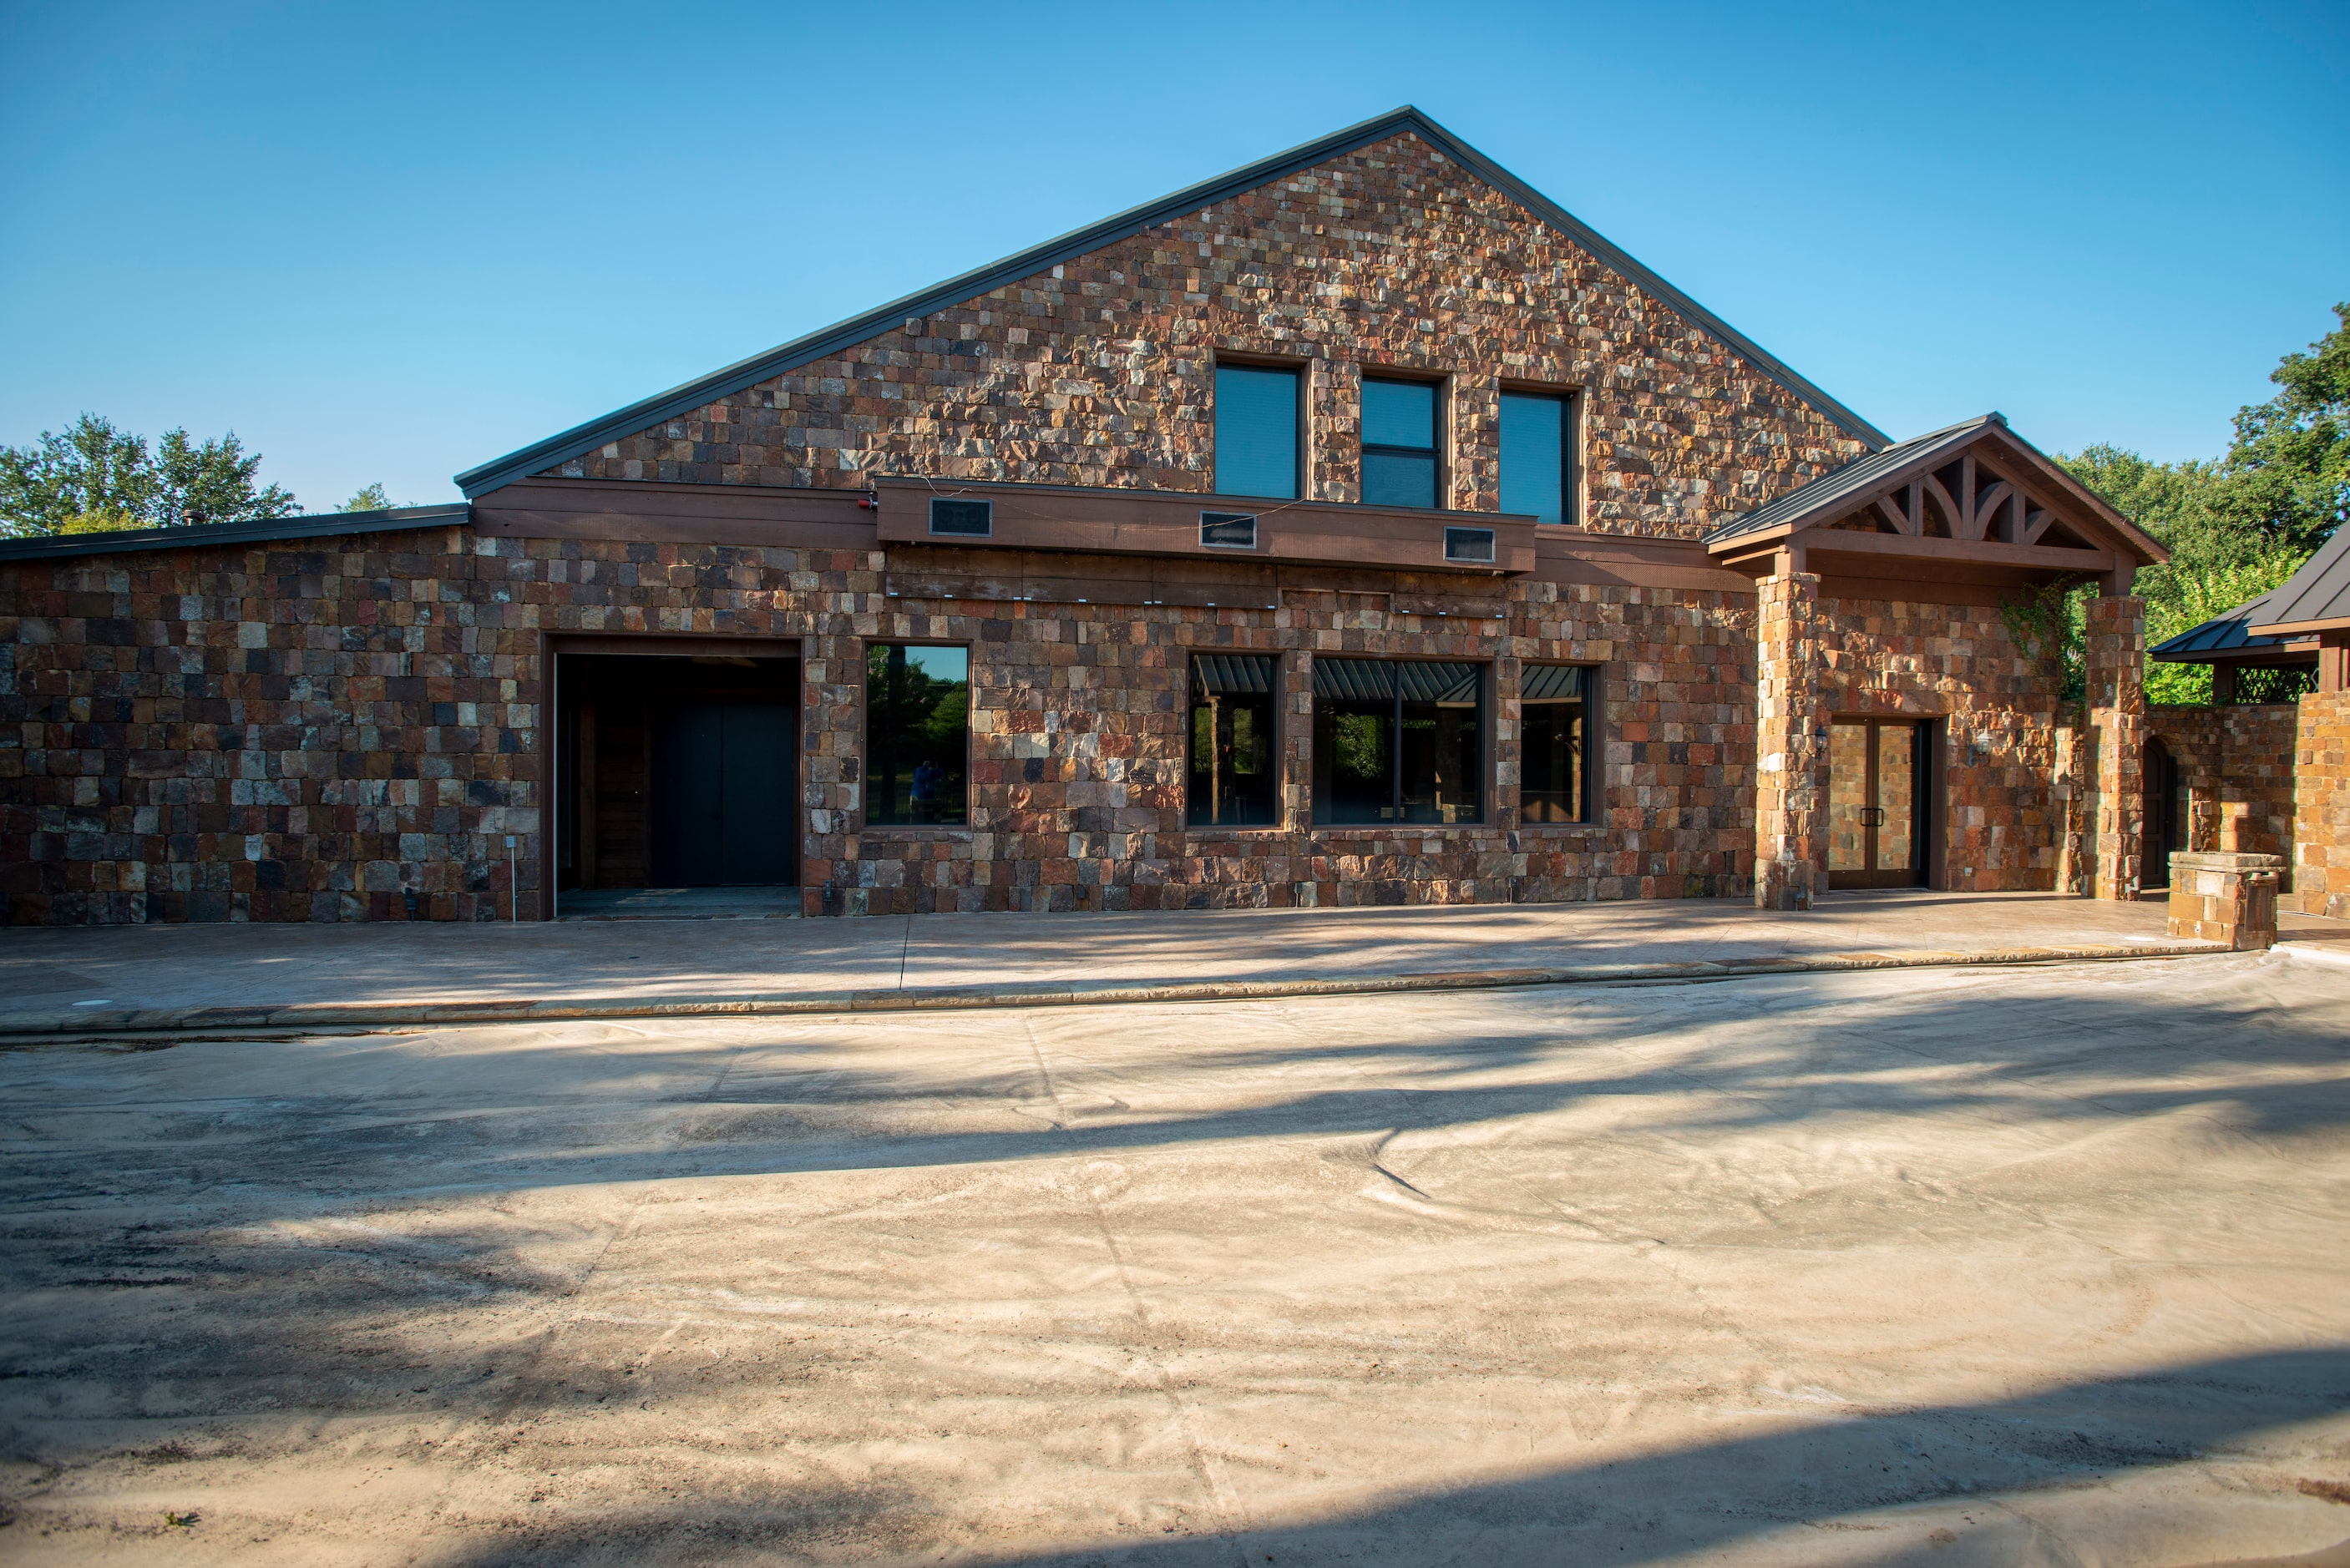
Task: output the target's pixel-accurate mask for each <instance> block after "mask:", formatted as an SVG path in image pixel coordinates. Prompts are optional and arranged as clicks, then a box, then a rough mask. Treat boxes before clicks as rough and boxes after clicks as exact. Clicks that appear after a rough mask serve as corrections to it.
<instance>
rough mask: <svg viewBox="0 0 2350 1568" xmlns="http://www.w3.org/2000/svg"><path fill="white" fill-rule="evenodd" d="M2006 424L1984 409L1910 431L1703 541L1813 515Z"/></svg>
mask: <svg viewBox="0 0 2350 1568" xmlns="http://www.w3.org/2000/svg"><path fill="white" fill-rule="evenodd" d="M2006 423H2007V419H2006V416H2004V415H2002V414H2000V413H1997V412H1993V413H1988V414H1984V415H1982V416H1981V418H1978V419H1971V420H1962V421H1960V422H1959V423H1957V424H1954V425H1946V426H1944V427H1943V428H1942V429H1940V430H1938V431H1927V432H1926V433H1925V434H1924V435H1921V436H1911V437H1910V438H1909V439H1908V441H1902V442H1900V443H1898V445H1894V446H1888V447H1883V448H1880V449H1879V450H1877V451H1876V452H1870V453H1869V454H1868V455H1867V456H1866V457H1859V458H1855V459H1853V461H1852V462H1848V463H1846V464H1845V465H1844V466H1843V467H1842V468H1839V469H1837V470H1835V472H1833V473H1824V474H1822V475H1821V476H1820V477H1819V478H1817V479H1814V480H1813V481H1812V482H1811V483H1809V484H1804V485H1801V486H1798V487H1797V488H1795V489H1794V490H1791V491H1789V492H1787V493H1786V494H1784V495H1782V496H1780V497H1778V498H1777V499H1776V500H1774V501H1771V502H1767V503H1765V504H1763V505H1761V506H1758V507H1756V508H1755V509H1754V510H1753V511H1752V512H1746V513H1742V514H1739V515H1738V516H1735V517H1732V518H1731V519H1730V520H1729V521H1728V522H1726V523H1722V524H1719V525H1717V526H1716V527H1714V528H1712V529H1710V530H1709V531H1708V532H1707V534H1706V535H1705V542H1706V543H1707V544H1709V545H1713V544H1718V543H1720V542H1721V541H1722V540H1725V539H1736V538H1741V537H1743V536H1744V535H1748V534H1760V533H1762V532H1763V531H1764V530H1766V529H1770V528H1775V527H1777V526H1779V524H1783V523H1792V522H1794V521H1795V520H1796V519H1797V518H1800V517H1809V516H1812V515H1814V514H1816V513H1818V512H1820V511H1821V510H1823V509H1824V508H1826V507H1830V506H1834V505H1835V504H1837V503H1838V502H1841V501H1843V500H1845V499H1846V497H1848V496H1853V495H1857V494H1859V493H1861V492H1863V491H1865V490H1867V489H1869V488H1871V487H1872V486H1873V485H1875V484H1876V483H1878V482H1879V481H1880V480H1883V479H1886V478H1887V477H1889V476H1890V475H1892V474H1895V473H1898V472H1900V471H1901V470H1902V469H1904V468H1907V467H1908V466H1909V465H1910V464H1911V463H1913V462H1926V461H1930V460H1931V459H1933V458H1936V457H1939V456H1941V455H1942V454H1944V453H1945V452H1954V451H1956V450H1957V449H1959V448H1960V447H1962V446H1965V445H1966V444H1967V443H1968V442H1969V441H1972V440H1973V439H1974V438H1975V437H1976V436H1978V435H1980V434H1981V433H1982V432H1983V431H1987V430H1989V429H1990V428H1991V426H1993V425H2000V426H2002V427H2004V426H2005V425H2006Z"/></svg>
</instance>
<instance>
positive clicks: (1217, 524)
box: [1200, 512, 1256, 550]
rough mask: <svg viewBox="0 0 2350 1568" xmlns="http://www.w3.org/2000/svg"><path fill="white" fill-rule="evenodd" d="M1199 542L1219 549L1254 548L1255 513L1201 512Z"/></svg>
mask: <svg viewBox="0 0 2350 1568" xmlns="http://www.w3.org/2000/svg"><path fill="white" fill-rule="evenodd" d="M1200 543H1201V544H1202V545H1210V546H1212V547H1213V548H1215V549H1219V550H1253V549H1255V548H1256V514H1254V513H1253V512H1202V513H1201V514H1200Z"/></svg>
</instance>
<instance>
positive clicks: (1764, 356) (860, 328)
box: [456, 105, 1892, 498]
mask: <svg viewBox="0 0 2350 1568" xmlns="http://www.w3.org/2000/svg"><path fill="white" fill-rule="evenodd" d="M1406 130H1409V131H1410V132H1412V133H1413V134H1415V135H1417V136H1419V137H1421V138H1422V139H1424V140H1427V141H1428V143H1429V144H1430V146H1432V147H1434V148H1436V149H1437V150H1438V151H1440V152H1442V153H1443V154H1444V155H1445V156H1446V157H1447V158H1450V159H1451V160H1452V161H1454V162H1456V163H1459V164H1460V165H1461V167H1463V168H1465V169H1467V170H1469V171H1471V173H1473V174H1475V175H1476V176H1477V177H1478V178H1479V179H1481V180H1483V181H1484V182H1486V183H1487V184H1489V185H1492V186H1493V187H1494V188H1495V189H1497V190H1500V191H1502V192H1505V193H1507V194H1508V195H1509V196H1510V197H1511V198H1512V199H1513V200H1514V201H1516V202H1518V203H1519V204H1520V205H1521V206H1523V207H1524V208H1525V209H1526V210H1527V211H1528V212H1529V213H1533V214H1534V216H1535V217H1536V218H1537V219H1539V220H1540V221H1542V222H1543V223H1546V224H1549V225H1550V226H1551V227H1553V228H1555V229H1557V230H1559V231H1560V232H1561V233H1563V234H1566V235H1567V236H1568V237H1569V238H1571V239H1572V240H1574V241H1575V244H1578V245H1580V246H1582V247H1583V248H1584V249H1585V250H1586V251H1588V252H1590V253H1591V254H1593V255H1595V256H1596V257H1597V258H1598V259H1599V260H1601V261H1602V262H1604V263H1606V264H1607V265H1608V266H1609V267H1611V268H1612V269H1614V270H1615V271H1616V272H1617V273H1618V274H1619V275H1622V276H1624V277H1625V278H1627V279H1628V280H1630V281H1631V282H1632V283H1633V284H1635V285H1636V286H1638V287H1639V288H1641V289H1642V290H1644V291H1646V292H1647V293H1649V294H1651V295H1654V296H1656V297H1658V298H1659V299H1661V300H1663V301H1664V302H1665V303H1666V304H1667V305H1669V306H1671V307H1672V308H1673V309H1674V310H1675V311H1676V312H1678V313H1679V315H1681V316H1682V317H1685V318H1687V319H1688V320H1690V321H1691V322H1694V323H1695V324H1697V325H1698V326H1700V327H1703V328H1704V329H1705V330H1706V331H1707V332H1709V333H1711V334H1712V335H1713V336H1714V337H1718V338H1720V339H1721V341H1722V342H1723V343H1725V344H1727V345H1729V347H1730V348H1731V349H1733V350H1734V351H1736V352H1737V353H1738V355H1739V356H1740V357H1741V358H1744V359H1746V360H1747V361H1748V362H1750V363H1751V364H1752V365H1753V366H1754V368H1755V369H1758V370H1760V371H1762V372H1763V374H1764V375H1765V376H1768V377H1769V378H1770V379H1773V380H1774V381H1776V382H1778V383H1779V384H1780V385H1781V386H1783V387H1784V388H1786V389H1788V390H1789V391H1791V392H1794V394H1795V395H1796V396H1797V397H1799V398H1801V399H1803V400H1804V401H1805V402H1807V403H1809V404H1811V405H1812V406H1813V407H1814V408H1815V409H1816V410H1819V411H1820V412H1821V413H1822V414H1825V416H1827V418H1828V419H1830V420H1831V421H1834V422H1835V423H1836V424H1837V425H1840V426H1842V427H1843V428H1844V429H1845V430H1846V431H1847V432H1849V433H1850V434H1851V435H1852V436H1853V437H1854V438H1855V439H1856V440H1858V441H1861V442H1862V444H1864V445H1866V447H1868V448H1869V449H1870V450H1871V451H1873V452H1874V451H1881V450H1883V449H1884V448H1885V447H1887V446H1889V445H1891V444H1892V438H1891V437H1889V436H1887V434H1886V433H1885V432H1884V431H1880V430H1878V429H1877V427H1876V426H1875V425H1873V424H1870V423H1869V422H1868V421H1866V420H1864V419H1862V418H1861V417H1860V416H1859V415H1858V414H1856V413H1855V412H1853V411H1852V410H1850V409H1848V408H1846V406H1845V405H1844V404H1843V403H1841V402H1839V401H1838V400H1835V398H1832V397H1830V396H1828V394H1827V393H1826V392H1825V391H1823V390H1821V389H1819V388H1818V387H1816V386H1814V384H1813V383H1812V382H1811V381H1809V380H1807V379H1804V377H1802V376H1799V375H1797V374H1796V373H1795V372H1794V370H1793V369H1790V368H1789V367H1788V366H1787V365H1786V364H1785V363H1784V362H1783V361H1782V360H1780V359H1779V358H1777V357H1776V356H1775V355H1773V354H1771V353H1770V352H1768V351H1767V350H1765V349H1764V348H1763V347H1762V346H1761V345H1759V344H1757V343H1755V342H1754V341H1753V340H1752V338H1750V337H1747V336H1746V335H1745V334H1744V333H1742V332H1740V331H1739V330H1738V329H1737V328H1736V327H1731V325H1730V324H1729V323H1728V322H1726V321H1724V320H1722V319H1721V317H1718V316H1716V315H1714V314H1713V313H1712V312H1711V311H1710V310H1708V309H1706V308H1705V307H1704V306H1701V305H1700V304H1698V302H1697V301H1696V300H1694V299H1691V298H1690V296H1688V295H1686V294H1683V293H1682V292H1681V291H1680V290H1679V289H1678V288H1675V287H1674V286H1672V285H1671V284H1669V283H1667V282H1666V281H1665V280H1664V279H1663V278H1662V277H1659V275H1657V274H1655V273H1654V272H1651V271H1650V270H1649V269H1648V267H1646V266H1644V265H1641V264H1640V263H1639V262H1638V261H1636V260H1634V259H1633V258H1632V257H1631V256H1630V255H1628V254H1626V253H1625V252H1623V251H1622V250H1620V249H1618V248H1617V246H1616V245H1615V244H1613V243H1611V242H1610V241H1608V240H1607V239H1606V238H1604V237H1603V236H1602V235H1600V234H1597V233H1596V232H1595V231H1594V230H1592V229H1591V228H1590V227H1589V226H1588V225H1587V224H1586V223H1584V222H1583V221H1582V220H1581V219H1579V218H1576V217H1575V215H1574V214H1573V213H1569V212H1567V211H1566V210H1565V208H1563V207H1561V206H1559V205H1558V204H1557V203H1556V202H1553V201H1552V200H1550V198H1549V197H1547V196H1544V194H1542V192H1539V191H1536V190H1535V189H1534V187H1533V186H1531V185H1528V184H1527V183H1526V182H1524V181H1523V180H1521V179H1519V178H1518V177H1517V176H1516V175H1514V174H1513V173H1511V172H1510V171H1508V170H1506V169H1503V167H1502V166H1501V165H1500V164H1498V163H1495V162H1493V161H1492V160H1491V159H1489V158H1487V157H1486V156H1485V155H1484V154H1483V153H1482V152H1479V151H1477V150H1476V149H1474V148H1472V147H1471V146H1469V145H1468V144H1467V143H1465V142H1463V141H1461V140H1460V139H1459V138H1457V137H1455V136H1454V135H1453V134H1452V133H1451V131H1448V130H1445V129H1444V128H1443V127H1442V126H1440V125H1438V124H1437V123H1436V122H1435V121H1434V120H1432V119H1429V118H1428V116H1426V115H1424V114H1422V113H1421V112H1420V111H1419V109H1413V108H1411V107H1410V106H1409V105H1407V106H1405V107H1404V108H1401V109H1393V110H1390V111H1389V112H1388V113H1386V114H1383V115H1379V116H1378V117H1377V118H1375V119H1367V120H1364V121H1362V122H1361V123H1360V124H1358V125H1350V126H1348V127H1347V128H1346V129H1345V130H1338V131H1334V132H1332V133H1331V134H1330V135H1328V136H1325V137H1322V138H1320V139H1319V140H1314V141H1309V142H1306V143H1305V144H1304V145H1302V146H1298V147H1293V148H1291V149H1289V150H1288V151H1285V152H1276V153H1274V155H1273V156H1271V157H1269V158H1263V159H1260V160H1258V161H1256V162H1254V163H1251V164H1248V165H1246V166H1244V167H1243V168H1239V169H1235V170H1232V171H1231V172H1229V173H1226V174H1221V175H1218V176H1217V177H1215V178H1214V179H1212V180H1207V181H1203V182H1201V183H1200V184H1197V185H1192V186H1189V187H1187V188H1186V189H1184V190H1181V191H1178V192H1174V193H1172V194H1171V195H1168V196H1164V197H1161V198H1160V199H1159V200H1158V201H1156V202H1146V203H1144V204H1143V205H1141V206H1139V207H1130V208H1128V209H1127V210H1126V211H1125V212H1123V213H1115V214H1113V215H1112V216H1110V217H1107V218H1104V219H1102V220H1101V221H1100V222H1098V223H1089V224H1087V226H1086V227H1084V228H1082V229H1076V230H1072V231H1071V232H1070V233H1068V234H1063V235H1061V236H1060V237H1059V238H1057V239H1052V240H1047V241H1045V243H1044V244H1039V245H1035V246H1031V247H1030V248H1029V249H1027V250H1024V251H1021V252H1018V253H1016V254H1013V255H1009V256H1005V257H1003V259H1002V260H1000V261H996V262H991V263H990V264H988V265H985V266H982V267H975V268H973V269H972V270H971V271H970V272H966V273H962V274H961V275H957V276H955V277H951V278H949V279H947V280H946V281H945V282H943V283H941V284H938V285H935V286H932V287H930V288H926V289H922V290H920V292H918V293H914V294H909V295H904V296H900V297H899V298H897V299H893V300H891V301H890V302H889V304H887V305H882V306H876V307H875V308H874V309H871V310H868V311H866V312H864V313H863V314H861V315H858V316H853V317H849V318H848V319H847V320H845V321H838V322H835V323H834V324H833V325H832V326H830V327H823V328H820V329H818V330H817V331H815V332H811V333H809V334H807V335H806V336H805V337H795V338H794V339H792V340H791V341H790V342H788V343H785V344H781V345H779V346H777V347H776V348H771V349H768V350H767V351H766V352H765V353H764V354H754V355H753V356H752V357H750V358H747V359H738V360H736V361H735V362H734V363H733V364H732V365H729V366H727V367H725V368H724V369H720V370H714V371H712V372H711V373H710V374H709V375H707V376H701V377H697V378H696V379H693V380H691V381H687V382H684V383H682V384H681V385H679V386H675V387H672V388H671V389H669V390H668V391H666V392H661V393H659V394H656V395H655V396H653V397H650V398H646V399H644V400H640V401H639V402H634V403H630V404H629V405H628V406H627V407H625V408H621V409H616V410H613V411H612V412H610V413H608V414H606V415H604V416H602V417H601V418H598V419H594V420H590V421H587V423H585V424H580V425H574V426H573V427H572V428H571V429H569V430H567V431H563V432H562V433H561V434H559V435H553V436H549V437H547V438H546V440H545V441H535V442H533V443H532V444H531V445H529V446H526V447H523V448H521V449H520V450H519V451H515V452H508V453H507V454H506V455H505V456H504V457H501V458H497V459H494V460H493V461H491V462H485V463H483V464H481V465H480V466H478V467H475V468H469V469H467V470H466V471H465V472H463V473H460V474H458V475H457V476H456V483H457V487H458V488H459V489H460V490H462V491H463V492H464V493H465V494H466V496H467V497H469V498H471V497H473V496H478V495H482V494H485V493H488V492H490V491H493V490H495V489H497V488H499V487H500V486H502V485H506V484H511V483H514V482H515V480H517V479H524V478H527V477H529V476H530V475H532V474H535V473H543V472H546V471H547V470H548V469H550V468H555V467H557V466H559V465H561V464H563V463H566V462H570V461H571V460H572V459H574V458H576V457H582V456H585V455H586V454H587V453H588V452H593V451H594V450H596V448H598V447H599V446H604V445H607V444H608V443H609V442H612V441H618V440H620V439H621V438H623V437H625V436H631V435H635V434H637V433H639V431H645V430H649V429H650V428H651V427H653V426H655V425H658V424H660V423H661V422H662V421H665V420H671V419H675V418H676V417H677V416H679V415H680V414H684V413H690V412H691V411H692V410H695V409H698V408H701V407H702V406H703V405H705V404H708V403H711V402H713V401H715V400H718V399H721V398H723V397H726V396H728V395H729V394H731V393H733V392H738V391H741V390H742V389H744V388H746V387H751V386H755V385H757V384H758V383H759V382H761V381H764V380H767V379H771V378H773V377H775V376H780V375H782V374H784V373H785V371H788V370H793V369H798V368H799V367H800V366H803V365H806V364H809V363H812V362H814V361H816V360H818V359H822V358H827V356H829V355H833V354H837V353H839V352H840V351H841V350H842V349H844V348H853V347H855V346H856V345H857V344H859V343H862V342H865V341H867V340H868V339H869V338H872V337H879V335H880V334H882V333H883V332H886V331H888V330H889V328H890V327H894V326H897V325H899V323H902V322H904V321H905V320H907V319H909V318H910V317H920V316H929V315H932V314H934V313H936V312H938V311H941V310H944V309H946V308H948V307H950V306H955V305H960V304H962V303H963V302H965V301H967V300H971V299H973V298H976V297H978V296H981V295H983V294H987V293H989V292H991V291H993V290H994V289H997V288H1001V287H1003V286H1004V285H1006V284H1008V283H1015V282H1017V281H1019V280H1020V279H1022V278H1024V277H1033V276H1035V275H1036V274H1038V273H1040V272H1043V271H1045V270H1046V269H1047V268H1050V267H1053V266H1056V265H1060V264H1061V263H1064V262H1067V261H1071V260H1074V259H1075V258H1076V257H1078V256H1081V255H1084V254H1087V253H1088V252H1091V251H1096V250H1098V249H1100V248H1101V247H1102V246H1104V245H1106V244H1111V243H1113V242H1115V241H1117V240H1119V239H1123V238H1125V237H1126V236H1127V235H1128V234H1137V233H1139V232H1140V231H1142V230H1144V229H1148V228H1152V227H1155V226H1157V225H1158V224H1159V223H1166V222H1168V221H1169V220H1170V219H1173V218H1177V217H1180V216H1181V215H1182V214H1183V213H1190V212H1196V211H1198V210H1199V209H1201V208H1203V207H1209V206H1212V205H1214V204H1215V203H1216V202H1222V201H1224V200H1227V199H1228V198H1230V197H1232V196H1235V195H1238V194H1240V193H1242V192H1246V191H1252V190H1254V189H1255V188H1257V187H1258V186H1260V185H1263V184H1264V183H1266V182H1268V181H1273V180H1278V179H1281V178H1283V177H1284V176H1285V175H1288V174H1294V173H1295V172H1296V171H1299V170H1301V169H1308V168H1311V167H1313V166H1314V165H1315V164H1316V163H1320V162H1324V161H1327V160H1329V159H1332V158H1336V157H1339V156H1341V155H1343V154H1345V153H1347V152H1352V151H1356V150H1357V149H1358V148H1362V147H1367V146H1369V145H1370V144H1372V143H1373V142H1377V141H1382V140H1386V139H1388V137H1391V136H1394V135H1397V134H1399V132H1402V131H1406Z"/></svg>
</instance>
